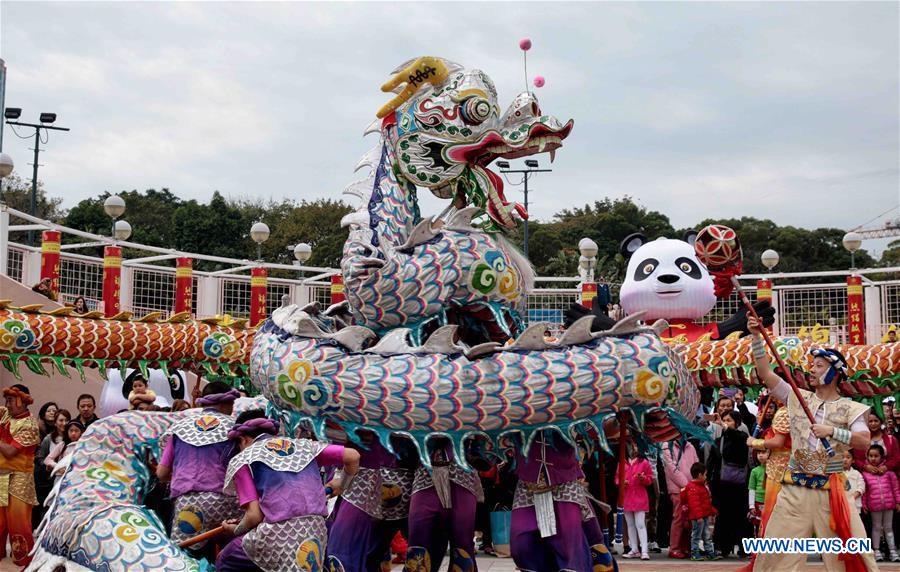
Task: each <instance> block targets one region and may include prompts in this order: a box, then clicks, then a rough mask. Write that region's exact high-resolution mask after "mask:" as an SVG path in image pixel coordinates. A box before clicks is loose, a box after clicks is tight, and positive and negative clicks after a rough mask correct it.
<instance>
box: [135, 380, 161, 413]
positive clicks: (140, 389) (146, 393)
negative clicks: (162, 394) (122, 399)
mask: <svg viewBox="0 0 900 572" xmlns="http://www.w3.org/2000/svg"><path fill="white" fill-rule="evenodd" d="M154 401H156V392H154V391H153V390H152V389H150V388H149V387H147V381H146V380H145V379H144V378H143V377H136V378H134V382H132V386H131V393H129V394H128V403H129V404H130V405H131V409H143V408H144V407H141V404H147V405H153V402H154Z"/></svg>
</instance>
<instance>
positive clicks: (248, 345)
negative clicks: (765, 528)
mask: <svg viewBox="0 0 900 572" xmlns="http://www.w3.org/2000/svg"><path fill="white" fill-rule="evenodd" d="M383 89H384V90H386V91H392V90H393V91H396V92H398V95H397V97H395V98H394V99H393V100H392V101H391V102H390V103H389V104H388V105H386V106H385V107H384V108H382V109H381V110H380V111H379V113H378V116H379V121H377V122H376V123H375V124H373V127H371V128H370V129H369V130H367V133H377V135H378V142H377V145H376V146H375V148H374V149H373V151H372V152H370V153H368V154H367V155H366V156H365V157H364V158H363V160H362V162H361V163H360V167H363V166H366V167H368V168H369V169H370V170H371V173H370V174H369V175H368V176H367V177H366V178H364V179H362V180H361V181H358V182H356V183H354V184H352V185H350V186H349V187H348V188H347V190H346V192H348V193H350V194H353V195H356V196H358V197H359V198H360V200H361V205H360V208H359V209H358V210H357V211H355V212H353V213H351V214H350V215H348V216H347V217H346V218H345V219H344V224H345V225H347V226H349V227H350V228H349V236H348V239H347V242H346V244H345V247H344V258H343V260H342V264H341V271H342V274H343V277H344V283H345V289H346V292H347V297H348V301H347V303H346V304H344V305H341V306H336V307H332V308H330V309H329V311H326V312H323V313H319V312H317V311H316V309H315V307H314V306H309V307H305V308H299V307H297V306H285V307H282V308H280V309H278V310H277V311H276V312H274V313H273V315H272V317H271V319H269V320H267V321H266V322H265V323H264V324H263V325H262V326H260V327H259V328H258V329H257V330H248V329H244V328H242V327H241V326H242V325H241V324H235V323H230V322H228V321H227V320H226V321H225V322H222V321H219V322H213V323H205V322H192V321H186V320H184V319H183V317H178V318H177V319H175V320H172V319H170V320H169V321H168V322H165V323H163V322H154V321H153V320H152V319H151V320H144V321H143V322H128V321H110V320H100V319H96V318H95V317H87V318H85V317H75V316H69V315H65V314H66V312H65V311H62V312H59V311H58V312H55V313H51V314H44V313H40V312H39V308H24V309H15V308H9V307H7V306H3V307H0V351H2V354H0V358H2V361H3V363H4V365H6V366H7V367H8V368H10V369H11V370H13V371H17V368H18V366H19V364H21V363H24V364H25V365H26V366H27V367H28V368H29V369H32V370H34V371H45V367H44V365H45V363H46V361H48V360H49V361H51V362H52V363H53V367H55V368H56V369H57V370H60V371H64V370H66V366H68V365H75V366H76V368H77V369H80V368H83V366H84V365H89V366H90V365H96V366H100V367H106V366H108V365H112V366H115V367H124V366H125V365H126V364H128V363H131V365H132V366H134V365H137V366H138V367H139V368H142V369H143V368H148V367H163V368H167V367H179V366H182V365H184V364H186V363H200V364H202V365H203V367H205V369H206V370H207V371H208V372H215V373H220V374H226V375H228V374H231V375H249V377H250V379H251V380H252V383H253V385H254V387H255V389H257V390H258V391H259V392H261V394H262V395H263V396H265V397H266V398H267V399H268V402H269V407H270V411H271V413H273V414H275V415H278V416H280V417H281V418H282V420H283V421H284V422H285V423H284V424H283V425H284V426H285V427H287V428H288V430H289V431H296V430H297V429H298V428H299V427H300V426H301V425H304V424H307V423H308V424H309V426H310V427H311V428H312V429H313V431H314V432H315V433H316V434H317V435H318V436H319V437H320V438H324V437H325V429H326V423H328V424H329V425H330V427H331V428H334V427H335V425H337V426H340V427H341V428H342V429H343V430H344V432H346V434H347V436H348V438H350V439H356V438H357V437H356V432H355V430H356V429H357V428H363V427H364V428H366V429H369V430H371V431H374V432H375V433H376V434H377V435H378V436H379V438H380V439H381V441H382V443H383V444H384V446H385V447H386V448H388V449H389V450H390V449H392V441H391V439H390V438H389V437H390V436H391V435H394V434H399V435H404V436H407V437H409V438H411V439H412V441H413V442H414V444H415V445H416V446H417V447H418V449H419V452H420V458H421V460H422V462H423V463H424V464H426V465H428V464H429V456H428V455H427V454H426V451H427V445H428V441H429V439H430V438H432V437H435V436H443V437H448V438H449V439H450V440H451V442H452V443H453V445H454V447H456V449H457V451H458V454H456V455H454V458H455V460H456V462H458V463H460V464H462V465H463V466H465V464H466V454H465V453H464V446H465V443H466V441H467V440H468V439H469V438H471V437H479V438H482V437H483V438H486V439H487V440H488V441H494V442H496V440H497V439H498V438H500V437H501V436H503V435H504V434H507V433H512V432H517V433H519V434H521V435H522V436H523V437H524V438H523V439H522V441H521V442H522V443H523V447H525V448H526V449H527V448H528V447H529V446H530V443H531V440H532V438H533V436H534V435H535V434H536V432H537V431H538V430H542V429H554V430H557V431H558V432H559V434H560V435H561V436H562V437H563V438H564V439H566V440H569V441H570V442H572V443H575V442H576V440H577V439H576V433H578V432H579V431H581V430H582V429H584V430H588V431H590V432H591V433H595V434H597V435H599V436H600V438H601V444H603V442H604V439H605V437H604V435H605V432H604V431H603V422H604V420H605V419H606V418H607V417H609V416H612V415H614V414H615V413H616V412H618V411H620V410H623V409H628V410H629V411H630V412H631V413H632V418H633V423H634V424H635V425H636V426H637V427H638V428H640V429H641V430H642V431H643V433H644V434H645V435H646V436H647V437H649V438H651V439H656V440H666V439H671V438H673V437H674V436H676V435H678V432H679V430H683V431H689V430H691V424H690V423H689V422H688V421H687V419H685V418H686V417H687V418H688V419H690V418H692V417H693V415H694V413H695V412H696V410H697V407H698V402H699V390H698V384H697V383H695V378H694V376H693V375H692V372H691V371H690V370H689V369H688V367H687V366H686V365H685V361H684V359H683V357H682V356H688V357H689V358H690V357H693V359H694V361H693V362H691V363H692V364H693V369H694V370H699V369H703V368H704V367H706V365H705V362H704V359H706V358H705V356H707V355H720V354H722V355H724V356H725V357H724V359H725V362H724V363H723V365H721V366H716V367H722V368H734V367H735V366H740V364H749V363H750V351H749V347H746V348H745V347H743V346H742V343H743V342H741V341H739V340H723V341H716V342H703V343H706V344H713V346H712V347H710V348H706V349H704V350H703V351H694V348H692V346H691V345H690V344H688V345H687V346H683V347H677V348H676V347H674V346H671V345H669V344H667V343H666V342H665V341H663V340H662V339H661V337H660V335H659V332H660V331H662V329H663V328H665V324H664V323H658V324H654V326H653V327H647V326H642V325H640V324H639V322H638V321H637V318H639V317H640V316H639V315H633V316H632V317H630V318H628V319H626V320H624V321H622V322H620V323H618V324H615V325H614V326H612V327H610V328H608V329H607V330H605V331H592V325H593V317H592V316H585V317H584V318H582V319H580V320H578V321H576V322H575V323H574V324H572V325H571V326H570V327H569V328H568V329H567V331H566V332H565V333H564V334H563V335H562V336H561V337H560V338H559V340H557V341H552V342H551V341H547V340H546V339H545V338H544V332H545V330H546V328H547V324H531V325H529V326H528V327H525V324H524V321H523V319H522V312H523V310H524V307H525V306H524V304H525V294H526V292H527V291H528V289H529V288H530V287H531V284H532V282H533V274H532V270H531V267H530V265H529V264H528V262H527V260H525V259H524V258H523V257H522V256H521V255H520V254H519V253H518V252H517V251H516V250H515V249H514V248H513V247H512V246H511V245H510V244H509V242H508V241H507V240H506V239H505V238H504V237H503V232H504V231H505V230H508V229H511V228H513V227H514V226H515V224H516V219H517V218H520V217H523V216H525V215H526V213H525V212H524V210H523V209H521V208H520V207H519V206H518V205H512V204H510V203H508V202H507V201H506V200H505V198H504V196H503V186H502V182H501V180H500V178H499V177H498V176H497V175H496V174H494V173H492V172H491V171H490V170H489V169H488V165H489V164H490V162H491V161H493V160H494V159H496V158H513V157H522V156H527V155H531V154H535V153H541V152H549V153H551V155H552V154H553V153H555V151H556V150H557V149H558V148H559V147H560V146H561V145H562V141H563V140H564V139H565V138H566V137H567V136H568V134H569V133H570V131H571V129H572V125H573V124H572V122H571V121H569V122H568V123H565V124H563V123H561V122H559V121H558V120H557V119H555V118H553V117H551V116H548V115H544V114H542V112H541V109H540V106H539V104H538V101H537V99H536V97H535V96H534V95H533V94H532V93H523V94H520V95H519V96H517V97H516V98H515V99H514V101H513V103H512V104H511V105H510V106H509V108H508V109H507V110H506V111H505V112H502V113H501V110H500V107H499V105H498V102H497V94H496V90H495V88H494V85H493V83H492V82H491V80H490V79H489V78H488V77H487V76H486V75H485V74H484V73H483V72H481V71H479V70H470V69H464V68H463V67H462V66H459V65H457V64H454V63H452V62H448V61H446V60H443V59H440V58H432V57H425V58H419V59H417V60H415V61H412V62H410V63H407V64H404V65H403V66H401V67H400V68H398V70H397V71H396V73H395V76H394V78H393V79H392V80H391V81H389V82H388V83H387V84H385V86H384V87H383ZM418 187H427V188H428V189H430V190H431V191H432V192H433V193H434V194H435V195H437V196H438V197H441V198H445V199H449V200H450V201H451V204H450V206H448V207H447V209H446V210H445V211H444V212H443V213H441V214H440V215H439V216H437V217H428V218H423V217H422V216H421V214H420V212H419V207H418V201H417V196H416V191H417V188H418ZM744 345H746V344H744ZM720 346H722V348H720ZM726 346H727V348H728V349H724V348H726ZM732 348H733V349H732ZM692 352H694V353H692ZM888 354H889V356H888V357H887V359H888V360H889V362H890V364H889V366H888V367H889V368H890V369H889V371H891V372H893V371H895V369H896V368H895V367H894V365H893V364H895V363H897V361H898V360H900V353H898V351H893V350H891V351H889V352H888ZM883 358H884V355H882V354H879V356H878V359H879V360H880V359H883ZM798 359H802V357H799V356H798ZM850 359H851V360H852V354H851V358H850ZM85 362H89V363H87V364H85ZM110 362H112V363H110ZM865 365H871V364H870V363H869V362H866V364H865ZM177 419H178V417H177V416H175V415H163V414H155V415H154V414H144V415H141V414H138V413H126V414H122V415H117V416H113V417H112V418H107V419H102V420H100V421H98V422H97V423H95V424H94V425H92V427H91V428H90V430H89V431H88V432H87V433H86V434H85V438H84V439H83V440H82V441H83V442H80V444H79V445H78V447H77V448H76V453H75V455H74V457H73V459H72V462H71V464H70V466H69V468H68V469H67V471H66V473H65V476H64V477H63V479H62V480H61V481H60V484H59V487H58V489H57V491H56V497H55V498H56V500H55V501H54V502H55V504H54V506H52V507H51V510H50V512H49V516H48V520H47V521H46V522H45V524H44V525H43V526H44V528H43V529H42V533H41V536H40V542H39V546H38V555H37V556H36V558H35V561H34V564H33V565H32V569H41V570H53V569H54V566H56V565H57V564H59V563H64V564H65V565H66V569H70V570H78V569H83V568H79V566H80V567H84V568H86V569H93V570H126V569H127V570H150V569H158V567H155V565H154V563H155V562H157V560H155V559H158V558H161V557H166V558H169V557H171V558H172V560H171V561H169V563H168V564H167V569H188V570H192V569H197V564H196V563H194V562H191V561H189V560H188V559H187V558H186V557H184V556H183V555H182V554H181V553H180V552H178V550H177V549H175V548H174V547H173V546H172V545H171V544H168V543H167V540H166V539H165V538H164V537H162V538H160V534H161V530H162V529H161V527H160V526H159V522H158V521H157V520H156V519H154V518H153V517H152V516H151V515H150V514H149V513H147V512H146V511H144V510H143V509H141V508H140V507H138V506H137V502H138V500H139V498H140V493H141V489H142V487H143V486H144V485H145V483H146V477H147V469H146V466H145V465H144V463H143V461H144V456H145V454H146V452H147V451H148V450H153V449H154V448H156V447H157V443H158V440H159V438H160V436H161V435H162V434H163V433H164V432H165V430H166V428H167V427H168V426H169V425H170V424H171V423H172V422H174V421H176V420H177ZM70 515H76V516H77V517H78V520H77V522H78V523H83V524H80V525H78V526H75V524H76V521H75V520H73V519H72V518H71V517H70ZM107 556H109V557H110V558H107ZM144 556H146V557H147V560H146V562H147V564H146V565H145V564H144V560H143V558H144ZM120 562H121V563H120ZM172 563H174V564H172Z"/></svg>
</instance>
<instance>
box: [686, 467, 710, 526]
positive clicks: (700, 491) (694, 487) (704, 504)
mask: <svg viewBox="0 0 900 572" xmlns="http://www.w3.org/2000/svg"><path fill="white" fill-rule="evenodd" d="M681 506H683V507H687V519H688V520H697V519H699V518H706V517H708V516H713V515H714V514H717V513H718V511H717V510H716V507H714V506H713V504H712V497H711V496H710V494H709V488H707V486H706V473H703V474H701V475H700V476H699V477H697V478H695V479H694V480H692V481H691V482H689V483H688V484H687V485H685V487H684V488H683V489H681Z"/></svg>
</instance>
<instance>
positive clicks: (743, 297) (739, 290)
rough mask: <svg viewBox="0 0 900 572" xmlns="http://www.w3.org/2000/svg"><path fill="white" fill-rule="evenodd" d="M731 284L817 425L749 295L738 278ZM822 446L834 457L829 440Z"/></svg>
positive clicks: (789, 383)
mask: <svg viewBox="0 0 900 572" xmlns="http://www.w3.org/2000/svg"><path fill="white" fill-rule="evenodd" d="M731 283H732V284H734V289H735V290H736V291H737V293H738V296H740V297H741V301H742V302H743V303H744V306H745V307H746V308H747V314H748V315H750V316H753V317H754V318H756V321H757V322H759V324H760V328H759V333H761V334H762V337H763V340H764V341H765V342H766V345H767V346H769V351H770V352H772V355H773V356H774V357H775V362H776V363H777V364H778V367H780V368H781V371H782V373H783V374H784V380H785V381H786V382H788V385H790V386H791V391H793V392H794V396H796V397H797V401H799V402H800V406H801V407H802V408H803V412H804V413H806V418H807V419H809V422H810V424H812V425H815V424H816V419H815V417H813V414H812V412H811V411H810V410H809V406H808V405H807V404H806V400H805V399H803V396H801V395H800V389H799V388H798V387H797V383H796V382H794V378H793V376H791V374H790V371H791V370H789V369H788V367H787V365H785V363H784V360H783V359H781V356H780V355H778V351H777V350H776V349H775V345H774V344H773V343H772V338H770V337H769V332H768V331H766V328H764V327H762V320H760V318H759V315H757V313H756V310H754V309H753V304H751V303H750V299H749V298H747V294H745V293H744V290H743V288H741V284H740V282H738V279H737V277H736V276H732V277H731ZM822 446H823V447H825V451H827V452H828V456H829V457H834V449H832V448H831V444H830V443H829V442H828V439H826V438H825V437H822Z"/></svg>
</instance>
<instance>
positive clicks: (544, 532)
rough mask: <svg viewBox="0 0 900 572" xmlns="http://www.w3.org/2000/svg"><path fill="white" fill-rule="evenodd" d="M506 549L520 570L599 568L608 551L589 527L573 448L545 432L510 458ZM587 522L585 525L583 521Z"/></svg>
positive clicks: (608, 563) (609, 565)
mask: <svg viewBox="0 0 900 572" xmlns="http://www.w3.org/2000/svg"><path fill="white" fill-rule="evenodd" d="M516 469H517V470H516V472H517V474H518V476H519V483H518V485H516V492H515V497H514V498H513V513H512V524H511V527H510V551H511V552H512V557H513V561H514V562H515V563H516V566H517V567H518V568H519V569H520V570H522V571H523V572H601V571H602V572H605V571H607V570H613V566H614V562H613V558H612V555H611V554H610V553H609V551H608V550H607V548H606V545H605V544H604V543H603V539H602V534H599V535H598V534H592V535H591V536H592V538H591V541H592V542H593V544H592V545H589V544H588V538H587V536H586V534H585V533H586V531H589V530H593V529H594V528H596V529H597V530H596V531H595V532H599V526H597V527H594V526H593V522H592V520H593V519H594V518H595V517H594V513H593V510H592V509H591V507H590V504H589V502H588V499H587V494H586V492H585V489H584V486H583V485H582V484H581V482H580V479H583V478H584V473H582V472H581V466H580V464H579V463H578V455H577V454H576V451H575V449H574V448H573V447H572V446H571V445H569V444H568V443H566V442H565V441H564V440H563V439H562V438H561V437H558V436H555V435H553V434H552V433H551V432H550V431H544V432H542V433H541V434H539V435H538V436H537V437H536V438H535V441H534V443H533V444H532V445H531V448H530V450H529V451H528V456H527V457H523V456H522V455H521V454H519V455H517V457H516ZM585 524H587V525H588V526H585Z"/></svg>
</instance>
